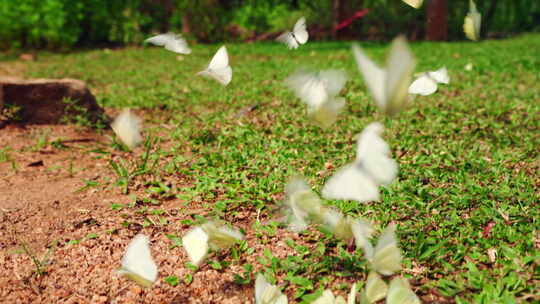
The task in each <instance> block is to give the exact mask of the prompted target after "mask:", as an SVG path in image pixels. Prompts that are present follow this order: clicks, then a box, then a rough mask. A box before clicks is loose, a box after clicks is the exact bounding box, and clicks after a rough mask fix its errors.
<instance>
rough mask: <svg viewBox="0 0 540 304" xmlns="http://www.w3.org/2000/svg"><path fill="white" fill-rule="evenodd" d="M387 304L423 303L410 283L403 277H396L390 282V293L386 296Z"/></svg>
mask: <svg viewBox="0 0 540 304" xmlns="http://www.w3.org/2000/svg"><path fill="white" fill-rule="evenodd" d="M386 303H387V304H420V303H422V302H421V301H420V299H419V298H418V296H417V295H416V294H415V293H414V291H412V290H411V287H410V286H409V283H408V282H407V281H406V280H405V279H403V278H401V277H395V278H394V279H393V280H392V281H391V282H390V287H389V288H388V295H387V296H386Z"/></svg>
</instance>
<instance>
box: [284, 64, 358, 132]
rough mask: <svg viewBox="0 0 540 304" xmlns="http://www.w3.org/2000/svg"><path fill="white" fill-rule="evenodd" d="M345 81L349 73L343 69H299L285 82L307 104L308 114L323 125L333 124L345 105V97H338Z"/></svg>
mask: <svg viewBox="0 0 540 304" xmlns="http://www.w3.org/2000/svg"><path fill="white" fill-rule="evenodd" d="M345 82H347V74H345V72H344V71H342V70H325V71H320V72H308V71H305V70H299V71H297V72H296V73H294V74H293V75H291V76H289V77H287V79H285V84H286V85H287V86H288V87H289V88H290V89H292V90H293V91H294V92H295V94H296V96H298V98H300V100H302V101H303V102H304V103H306V104H307V106H308V116H309V117H310V118H311V119H312V120H313V121H314V122H315V123H316V124H318V125H319V126H321V127H329V126H330V125H331V124H333V123H334V122H335V121H336V120H337V116H338V114H339V112H340V111H341V109H342V108H343V107H344V106H345V99H344V98H341V97H336V95H337V94H339V92H340V91H341V89H342V88H343V86H344V85H345Z"/></svg>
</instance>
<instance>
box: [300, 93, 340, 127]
mask: <svg viewBox="0 0 540 304" xmlns="http://www.w3.org/2000/svg"><path fill="white" fill-rule="evenodd" d="M343 107H345V98H340V97H336V98H329V99H328V100H327V101H326V102H324V103H323V104H322V105H320V106H319V107H317V108H313V109H308V115H309V117H310V118H311V119H312V120H313V121H314V122H315V123H316V124H317V125H318V126H320V127H321V128H328V127H330V126H331V125H332V124H333V123H334V122H336V120H337V118H338V115H339V112H341V110H342V109H343Z"/></svg>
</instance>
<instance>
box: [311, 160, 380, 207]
mask: <svg viewBox="0 0 540 304" xmlns="http://www.w3.org/2000/svg"><path fill="white" fill-rule="evenodd" d="M322 195H323V197H324V198H326V199H339V200H355V201H358V202H361V203H363V202H369V201H377V200H379V189H378V187H377V185H376V184H375V183H374V182H373V179H372V178H371V177H370V176H369V175H368V174H366V172H364V171H363V170H361V169H360V168H358V166H357V165H356V164H348V165H345V166H344V167H342V168H340V169H339V170H338V171H337V172H336V173H335V174H334V175H333V176H332V177H330V179H329V180H328V181H327V182H326V183H325V184H324V186H323V189H322Z"/></svg>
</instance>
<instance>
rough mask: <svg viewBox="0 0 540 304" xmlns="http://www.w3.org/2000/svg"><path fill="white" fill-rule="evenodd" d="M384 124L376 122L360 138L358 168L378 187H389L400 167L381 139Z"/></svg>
mask: <svg viewBox="0 0 540 304" xmlns="http://www.w3.org/2000/svg"><path fill="white" fill-rule="evenodd" d="M383 130H384V127H383V126H382V124H380V123H378V122H374V123H371V124H369V125H368V126H366V127H365V128H364V130H362V133H360V136H358V144H357V150H356V159H357V167H360V169H361V170H363V171H364V172H366V173H367V174H368V175H369V176H370V177H371V178H372V180H373V183H375V184H376V185H388V184H390V183H391V182H392V181H393V180H394V179H395V178H396V176H397V173H398V165H397V163H396V161H395V160H393V159H392V158H390V147H389V146H388V144H387V143H386V142H385V141H384V140H383V139H382V138H381V136H380V135H381V134H382V132H383Z"/></svg>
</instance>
